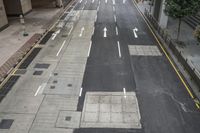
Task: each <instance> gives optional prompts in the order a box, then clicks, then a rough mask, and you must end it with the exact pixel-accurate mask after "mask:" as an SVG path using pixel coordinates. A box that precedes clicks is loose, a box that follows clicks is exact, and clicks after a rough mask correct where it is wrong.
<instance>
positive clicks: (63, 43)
mask: <svg viewBox="0 0 200 133" xmlns="http://www.w3.org/2000/svg"><path fill="white" fill-rule="evenodd" d="M65 43H66V40H65V41H64V42H63V43H62V45H61V47H60V49H59V51H58V53H57V54H56V56H58V55H59V54H60V52H61V50H62V48H63V47H64V45H65Z"/></svg>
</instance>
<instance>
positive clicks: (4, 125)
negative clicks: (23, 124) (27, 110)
mask: <svg viewBox="0 0 200 133" xmlns="http://www.w3.org/2000/svg"><path fill="white" fill-rule="evenodd" d="M13 122H14V120H13V119H3V120H1V122H0V129H10V127H11V126H12V124H13Z"/></svg>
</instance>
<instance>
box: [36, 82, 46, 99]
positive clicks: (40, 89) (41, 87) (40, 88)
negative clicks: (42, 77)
mask: <svg viewBox="0 0 200 133" xmlns="http://www.w3.org/2000/svg"><path fill="white" fill-rule="evenodd" d="M46 85H47V83H43V84H42V85H40V86H39V87H38V89H37V91H36V92H35V95H34V96H37V95H38V93H39V92H42V91H43V89H44V88H45V87H46Z"/></svg>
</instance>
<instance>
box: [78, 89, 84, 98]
mask: <svg viewBox="0 0 200 133" xmlns="http://www.w3.org/2000/svg"><path fill="white" fill-rule="evenodd" d="M82 91H83V88H81V89H80V92H79V97H81V95H82Z"/></svg>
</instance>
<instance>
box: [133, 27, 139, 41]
mask: <svg viewBox="0 0 200 133" xmlns="http://www.w3.org/2000/svg"><path fill="white" fill-rule="evenodd" d="M137 31H138V28H136V27H135V28H134V29H133V33H134V36H135V38H138V35H137V33H136V32H137Z"/></svg>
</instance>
